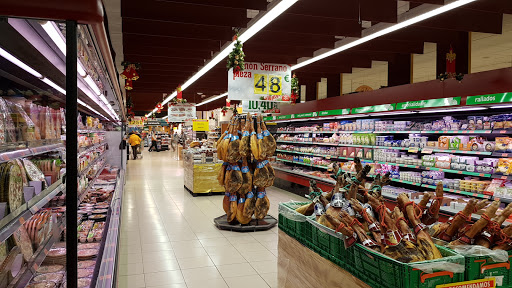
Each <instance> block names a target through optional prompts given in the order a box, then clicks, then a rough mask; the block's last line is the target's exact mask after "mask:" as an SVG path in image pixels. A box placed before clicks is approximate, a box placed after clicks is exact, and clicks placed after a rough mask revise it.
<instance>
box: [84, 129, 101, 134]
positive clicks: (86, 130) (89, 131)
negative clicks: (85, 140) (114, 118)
mask: <svg viewBox="0 0 512 288" xmlns="http://www.w3.org/2000/svg"><path fill="white" fill-rule="evenodd" d="M100 132H106V131H105V130H92V129H78V133H82V134H84V133H100Z"/></svg>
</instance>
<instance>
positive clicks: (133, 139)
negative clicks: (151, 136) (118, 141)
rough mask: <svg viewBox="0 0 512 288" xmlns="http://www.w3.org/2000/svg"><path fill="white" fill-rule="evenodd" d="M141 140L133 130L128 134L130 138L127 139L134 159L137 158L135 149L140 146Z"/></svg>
mask: <svg viewBox="0 0 512 288" xmlns="http://www.w3.org/2000/svg"><path fill="white" fill-rule="evenodd" d="M141 141H142V140H141V139H140V137H139V136H138V135H137V134H135V133H133V132H132V133H131V134H130V138H129V139H128V144H130V146H132V151H133V159H134V160H135V159H137V150H138V148H139V147H140V142H141Z"/></svg>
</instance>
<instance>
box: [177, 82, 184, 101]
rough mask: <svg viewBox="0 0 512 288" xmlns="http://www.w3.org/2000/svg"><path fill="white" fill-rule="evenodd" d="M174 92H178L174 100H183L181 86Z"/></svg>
mask: <svg viewBox="0 0 512 288" xmlns="http://www.w3.org/2000/svg"><path fill="white" fill-rule="evenodd" d="M176 92H178V94H177V95H176V99H178V100H181V99H183V92H182V90H181V85H180V86H178V87H177V88H176Z"/></svg>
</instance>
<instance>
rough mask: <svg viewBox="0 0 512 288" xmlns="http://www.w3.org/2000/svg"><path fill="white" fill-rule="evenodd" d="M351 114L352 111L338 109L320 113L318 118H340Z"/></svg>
mask: <svg viewBox="0 0 512 288" xmlns="http://www.w3.org/2000/svg"><path fill="white" fill-rule="evenodd" d="M347 114H350V109H336V110H326V111H320V112H318V116H338V115H347Z"/></svg>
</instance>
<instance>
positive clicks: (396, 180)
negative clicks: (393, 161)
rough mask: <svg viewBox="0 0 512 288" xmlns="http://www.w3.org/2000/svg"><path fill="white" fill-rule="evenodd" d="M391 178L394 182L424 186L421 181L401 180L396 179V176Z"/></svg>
mask: <svg viewBox="0 0 512 288" xmlns="http://www.w3.org/2000/svg"><path fill="white" fill-rule="evenodd" d="M390 179H391V181H393V182H398V183H404V184H409V185H413V186H418V187H422V186H423V185H422V184H421V183H417V182H411V181H406V180H400V179H395V178H390Z"/></svg>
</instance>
